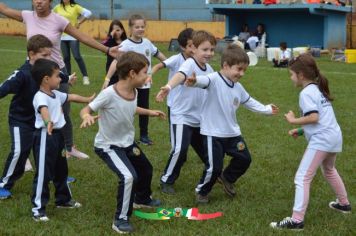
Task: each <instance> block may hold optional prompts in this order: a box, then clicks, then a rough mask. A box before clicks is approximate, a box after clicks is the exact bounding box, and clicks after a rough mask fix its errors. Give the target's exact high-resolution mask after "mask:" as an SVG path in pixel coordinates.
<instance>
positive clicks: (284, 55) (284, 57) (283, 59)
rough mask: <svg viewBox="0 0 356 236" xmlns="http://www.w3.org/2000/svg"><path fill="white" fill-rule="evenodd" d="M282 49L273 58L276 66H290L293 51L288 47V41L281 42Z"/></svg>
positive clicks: (280, 47)
mask: <svg viewBox="0 0 356 236" xmlns="http://www.w3.org/2000/svg"><path fill="white" fill-rule="evenodd" d="M279 49H280V51H279V52H278V54H277V53H276V54H277V55H276V57H275V58H273V59H272V62H273V66H274V67H288V63H289V60H290V59H291V52H290V50H288V49H287V43H286V42H281V43H280V44H279Z"/></svg>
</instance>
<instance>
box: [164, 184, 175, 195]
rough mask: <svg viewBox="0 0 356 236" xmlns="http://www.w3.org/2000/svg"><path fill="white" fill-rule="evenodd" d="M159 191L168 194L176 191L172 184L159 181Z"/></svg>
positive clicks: (173, 193)
mask: <svg viewBox="0 0 356 236" xmlns="http://www.w3.org/2000/svg"><path fill="white" fill-rule="evenodd" d="M161 192H162V193H165V194H168V195H175V194H176V191H175V190H174V188H173V184H166V183H161Z"/></svg>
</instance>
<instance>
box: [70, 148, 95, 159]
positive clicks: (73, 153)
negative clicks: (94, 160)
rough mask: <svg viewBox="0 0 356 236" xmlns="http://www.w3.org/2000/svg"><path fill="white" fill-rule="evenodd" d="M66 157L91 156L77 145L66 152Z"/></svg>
mask: <svg viewBox="0 0 356 236" xmlns="http://www.w3.org/2000/svg"><path fill="white" fill-rule="evenodd" d="M66 157H67V158H69V157H76V158H78V159H88V158H89V156H88V155H87V154H85V153H84V152H81V151H79V150H78V149H77V148H76V147H75V146H73V147H72V150H71V151H67V152H66Z"/></svg>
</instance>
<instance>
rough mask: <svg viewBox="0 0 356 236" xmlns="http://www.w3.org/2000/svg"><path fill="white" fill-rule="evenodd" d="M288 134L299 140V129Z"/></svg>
mask: <svg viewBox="0 0 356 236" xmlns="http://www.w3.org/2000/svg"><path fill="white" fill-rule="evenodd" d="M288 134H289V135H290V136H292V137H293V138H298V136H299V135H298V129H291V130H289V131H288Z"/></svg>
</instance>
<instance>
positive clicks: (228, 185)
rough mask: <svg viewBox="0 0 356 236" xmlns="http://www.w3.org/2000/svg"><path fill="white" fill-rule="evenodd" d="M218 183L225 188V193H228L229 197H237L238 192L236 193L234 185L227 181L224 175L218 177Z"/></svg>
mask: <svg viewBox="0 0 356 236" xmlns="http://www.w3.org/2000/svg"><path fill="white" fill-rule="evenodd" d="M218 183H220V184H222V186H223V187H224V190H225V193H227V195H229V196H230V197H235V195H236V191H235V186H234V184H232V183H230V182H229V181H227V180H226V179H225V177H224V175H223V174H222V173H221V175H220V176H219V177H218Z"/></svg>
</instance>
